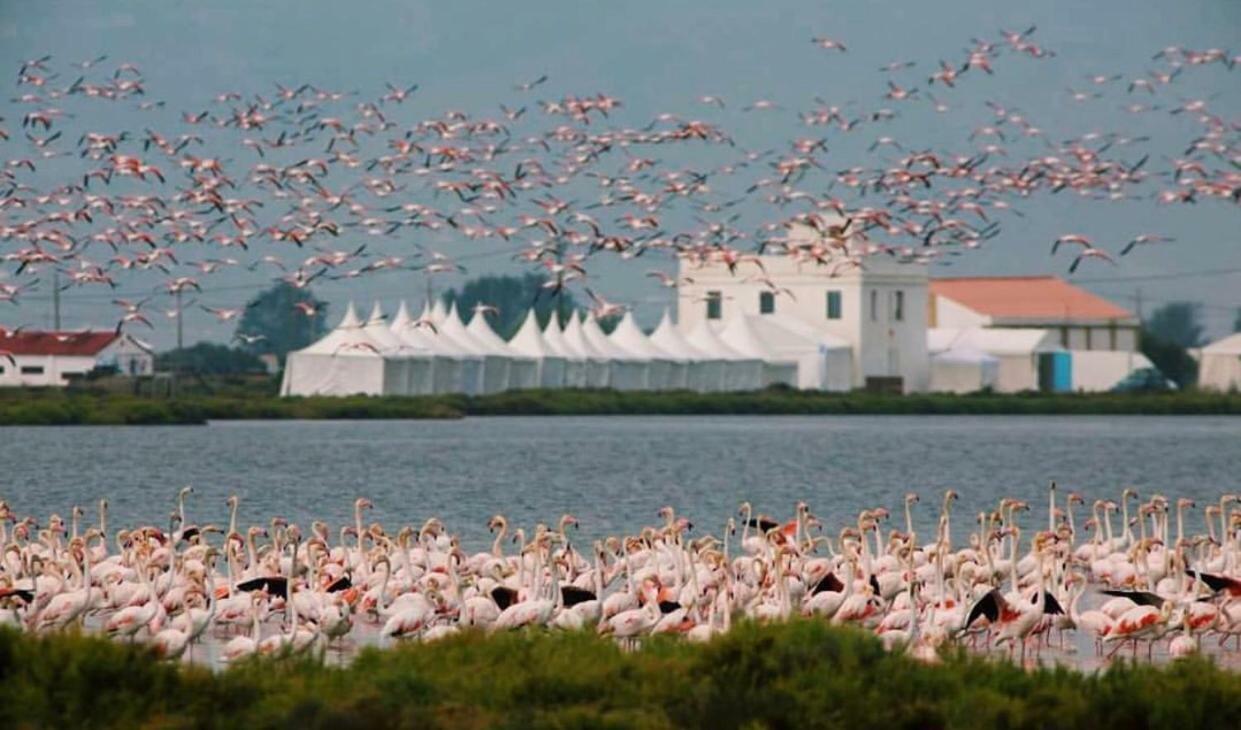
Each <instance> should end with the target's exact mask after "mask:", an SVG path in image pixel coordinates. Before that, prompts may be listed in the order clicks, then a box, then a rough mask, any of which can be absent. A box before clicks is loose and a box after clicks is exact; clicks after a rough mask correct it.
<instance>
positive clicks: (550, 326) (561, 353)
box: [543, 312, 590, 388]
mask: <svg viewBox="0 0 1241 730" xmlns="http://www.w3.org/2000/svg"><path fill="white" fill-rule="evenodd" d="M543 344H544V345H546V346H547V349H548V350H550V351H551V353H552V354H553V355H555V356H556V357H559V358H561V359H562V360H564V362H565V369H564V384H565V387H566V388H585V387H587V386H588V385H589V380H590V377H589V371H590V367H589V363H587V361H586V357H585V356H584V355H580V354H578V353H577V351H575V350H574V349H573V348H571V347H569V343H568V342H566V341H565V337H564V330H563V329H561V328H560V322H559V317H558V316H557V315H556V313H555V312H553V313H552V315H551V316H550V317H548V318H547V326H546V327H544V328H543Z"/></svg>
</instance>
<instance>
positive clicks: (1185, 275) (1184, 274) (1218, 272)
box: [1069, 267, 1241, 284]
mask: <svg viewBox="0 0 1241 730" xmlns="http://www.w3.org/2000/svg"><path fill="white" fill-rule="evenodd" d="M1228 274H1241V267H1238V268H1234V269H1204V270H1202V271H1179V272H1175V273H1170V274H1137V275H1134V276H1112V277H1107V278H1103V277H1097V278H1092V279H1070V280H1069V283H1071V284H1112V283H1120V282H1126V281H1159V280H1165V279H1193V278H1197V277H1202V276H1226V275H1228Z"/></svg>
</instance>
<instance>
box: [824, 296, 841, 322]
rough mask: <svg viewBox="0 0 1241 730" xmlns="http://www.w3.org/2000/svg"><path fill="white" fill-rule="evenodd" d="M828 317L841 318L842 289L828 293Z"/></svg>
mask: <svg viewBox="0 0 1241 730" xmlns="http://www.w3.org/2000/svg"><path fill="white" fill-rule="evenodd" d="M827 318H828V319H840V291H839V290H837V289H833V290H831V291H829V292H828V293H827Z"/></svg>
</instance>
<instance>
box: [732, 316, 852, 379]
mask: <svg viewBox="0 0 1241 730" xmlns="http://www.w3.org/2000/svg"><path fill="white" fill-rule="evenodd" d="M741 316H745V317H746V318H747V319H748V321H749V325H750V330H751V331H752V332H753V333H754V334H755V335H757V337H758V338H759V339H760V340H761V341H762V343H763V346H764V347H765V348H766V349H767V350H768V351H769V352H771V353H773V354H774V356H775V359H776V360H778V361H789V362H793V363H795V364H796V366H797V372H796V381H795V382H794V383H792V384H793V385H796V387H798V388H801V389H804V390H831V391H841V392H843V391H847V390H849V389H850V388H852V387H853V349H852V348H851V347H850V346H849V343H848V342H846V341H845V340H842V339H840V338H838V337H835V336H833V335H830V334H828V333H826V332H821V331H819V330H816V329H815V328H813V327H811V326H810V325H808V324H805V323H803V322H801V321H800V320H797V319H793V318H785V319H782V320H776V319H774V318H772V317H764V316H762V315H741Z"/></svg>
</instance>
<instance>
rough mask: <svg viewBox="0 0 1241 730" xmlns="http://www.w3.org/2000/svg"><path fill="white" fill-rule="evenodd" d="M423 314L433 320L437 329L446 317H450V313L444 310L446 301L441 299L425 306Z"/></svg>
mask: <svg viewBox="0 0 1241 730" xmlns="http://www.w3.org/2000/svg"><path fill="white" fill-rule="evenodd" d="M423 313H424V314H426V315H427V316H428V317H430V318H431V322H433V323H434V324H435V326H436V327H439V326H440V324H442V323H443V321H444V317H446V316H448V312H447V311H446V310H445V309H444V300H442V299H439V298H436V299H435V300H434V301H431V302H428V303H427V304H426V305H424V306H423Z"/></svg>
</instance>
